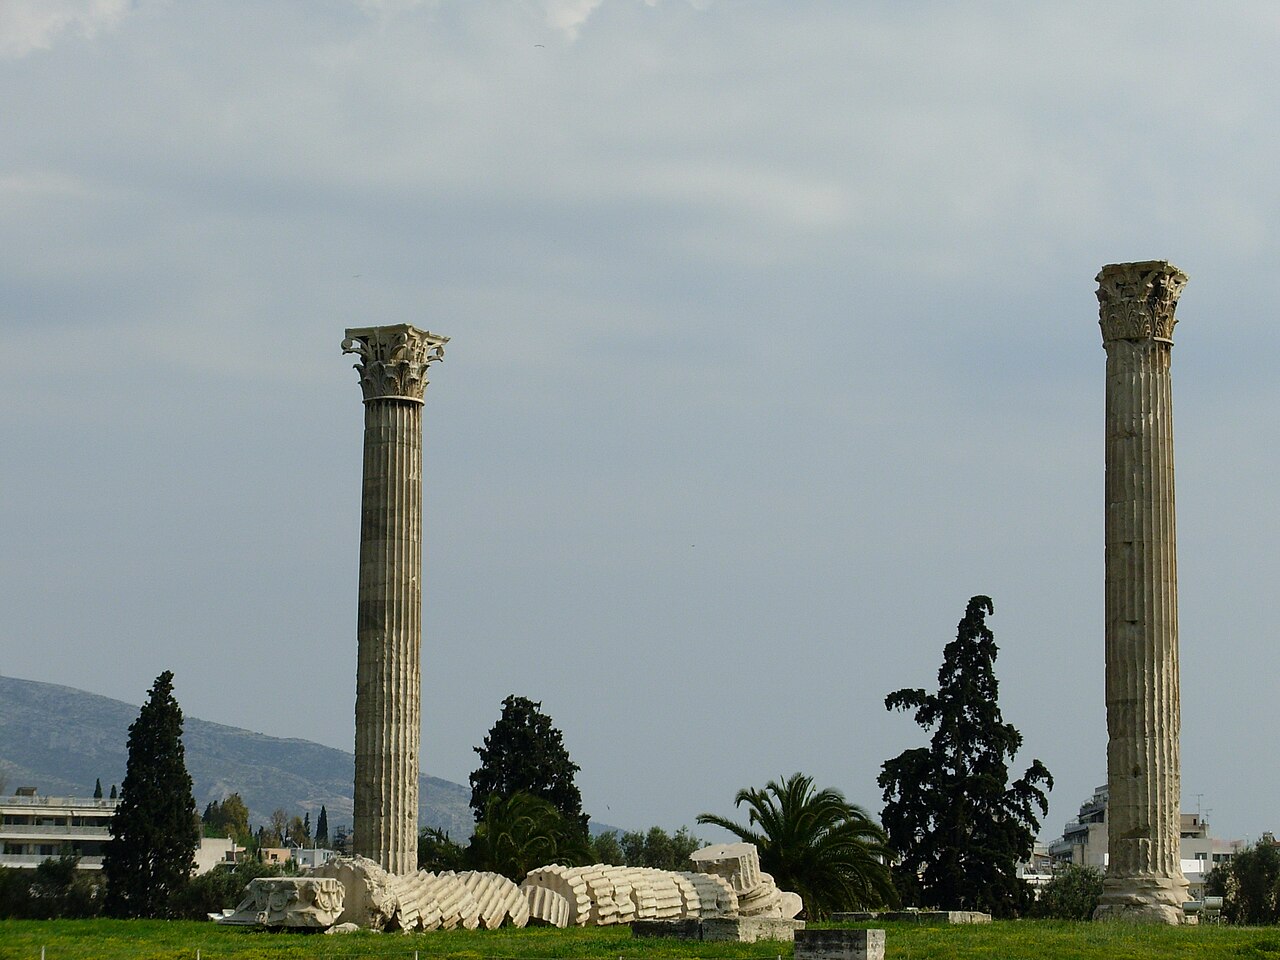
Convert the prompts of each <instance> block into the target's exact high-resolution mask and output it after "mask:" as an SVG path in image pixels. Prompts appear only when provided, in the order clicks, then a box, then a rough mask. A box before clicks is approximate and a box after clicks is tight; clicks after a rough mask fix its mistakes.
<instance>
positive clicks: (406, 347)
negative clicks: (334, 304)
mask: <svg viewBox="0 0 1280 960" xmlns="http://www.w3.org/2000/svg"><path fill="white" fill-rule="evenodd" d="M346 333H347V338H346V339H345V340H343V341H342V352H343V353H354V354H356V355H357V356H358V357H359V358H360V362H359V363H357V364H355V369H356V370H358V371H359V373H360V389H361V390H363V391H364V399H365V402H366V403H368V402H369V401H370V400H413V401H415V402H417V403H421V402H422V393H423V391H424V390H425V389H426V386H427V365H428V364H431V363H433V362H435V361H436V360H442V359H444V345H445V344H446V343H448V342H449V338H448V337H442V336H439V335H438V334H434V333H428V332H427V331H426V330H419V329H418V328H417V327H414V326H410V325H409V324H407V323H397V324H393V325H391V326H387V327H354V328H351V329H348V330H347V332H346Z"/></svg>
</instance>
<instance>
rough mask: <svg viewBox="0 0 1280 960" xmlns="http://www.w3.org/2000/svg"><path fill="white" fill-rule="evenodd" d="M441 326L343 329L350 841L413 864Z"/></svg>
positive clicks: (387, 860) (389, 860)
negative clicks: (351, 647) (351, 520)
mask: <svg viewBox="0 0 1280 960" xmlns="http://www.w3.org/2000/svg"><path fill="white" fill-rule="evenodd" d="M446 339H447V338H444V337H438V336H436V335H435V334H430V333H426V332H424V331H421V330H418V329H416V328H414V327H411V326H408V325H407V324H400V325H397V326H390V327H367V328H361V329H355V330H348V331H347V339H346V340H344V341H343V345H342V346H343V351H344V352H347V353H355V354H358V355H359V356H360V358H361V361H362V362H361V363H357V364H356V369H357V370H358V371H360V384H361V387H362V389H363V391H364V397H365V408H364V409H365V416H364V481H363V488H362V491H361V508H360V587H359V600H358V607H357V614H356V645H357V653H356V738H355V739H356V744H355V746H356V771H355V812H354V819H355V823H354V828H355V832H354V837H353V848H354V852H355V853H356V854H357V855H359V856H364V857H368V858H369V859H371V860H375V861H377V862H378V863H380V864H381V865H382V867H383V868H384V869H386V870H387V871H389V872H390V873H393V874H406V873H413V872H414V871H415V870H417V866H418V764H419V747H420V744H419V740H420V738H421V729H422V701H421V696H422V674H421V645H422V396H423V389H424V388H425V386H426V383H427V381H426V376H425V374H426V368H427V364H428V363H430V362H431V361H433V360H437V359H440V357H442V356H443V352H444V351H443V347H444V343H445V342H446Z"/></svg>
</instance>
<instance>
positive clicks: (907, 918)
mask: <svg viewBox="0 0 1280 960" xmlns="http://www.w3.org/2000/svg"><path fill="white" fill-rule="evenodd" d="M831 919H832V920H834V921H836V922H837V923H865V922H867V921H869V920H883V921H886V922H889V921H892V922H894V923H920V924H937V925H945V924H959V923H990V922H991V914H989V913H982V912H980V911H978V910H875V911H867V910H859V911H855V912H852V913H833V914H832V915H831Z"/></svg>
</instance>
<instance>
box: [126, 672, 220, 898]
mask: <svg viewBox="0 0 1280 960" xmlns="http://www.w3.org/2000/svg"><path fill="white" fill-rule="evenodd" d="M120 793H121V797H120V805H119V806H118V807H116V812H115V815H114V816H113V817H112V819H111V841H110V842H109V843H108V844H107V849H106V855H105V857H104V859H103V864H102V869H103V872H104V873H105V875H106V879H107V896H106V901H105V908H106V912H107V913H109V914H110V915H112V916H116V917H166V916H169V915H170V903H171V900H172V898H173V895H174V894H175V893H176V892H178V891H179V890H181V889H182V888H183V887H185V886H186V884H187V882H188V880H189V878H190V875H191V869H192V866H193V865H194V859H195V850H196V847H197V846H198V845H199V843H200V828H199V822H198V820H197V819H196V802H195V798H194V797H193V796H192V795H191V775H190V774H188V773H187V765H186V760H185V756H184V752H183V748H182V710H181V708H180V707H179V706H178V702H177V701H176V700H175V699H174V698H173V674H172V673H171V672H170V671H168V670H166V671H165V672H164V673H162V674H160V676H158V677H156V682H155V684H153V685H152V687H151V694H150V696H149V697H148V698H147V702H146V703H144V704H143V705H142V709H141V710H140V711H139V712H138V719H137V720H135V721H134V722H133V723H132V724H131V725H130V726H129V758H128V765H127V767H126V768H125V776H124V782H123V783H122V784H121V790H120Z"/></svg>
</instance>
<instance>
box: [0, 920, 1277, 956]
mask: <svg viewBox="0 0 1280 960" xmlns="http://www.w3.org/2000/svg"><path fill="white" fill-rule="evenodd" d="M884 928H885V930H886V931H887V947H888V949H887V956H889V957H893V958H903V960H952V958H954V960H969V958H975V960H976V958H983V960H1023V958H1025V960H1054V958H1071V960H1075V958H1081V960H1092V958H1097V960H1103V958H1105V960H1126V958H1140V957H1141V958H1146V957H1190V958H1197V960H1200V958H1218V957H1221V958H1232V960H1238V958H1245V960H1250V958H1253V960H1257V958H1264V960H1265V958H1271V960H1280V928H1259V927H1219V926H1206V927H1182V928H1168V927H1128V926H1121V925H1115V924H1088V923H1057V922H1050V921H1010V922H1004V923H993V924H987V925H981V926H965V927H920V926H916V925H911V924H885V925H884ZM42 949H43V950H44V957H45V960H194V958H196V957H197V955H198V956H199V957H200V960H324V958H331V960H357V958H358V960H365V958H369V960H375V958H388V960H390V958H399V960H414V958H415V957H417V958H419V960H428V958H433V960H438V958H444V960H450V958H458V960H500V958H501V960H552V958H562V957H563V958H569V960H577V958H581V960H596V958H598V960H616V958H622V960H664V958H668V957H693V958H699V957H700V958H705V960H713V958H725V960H774V958H775V957H779V956H780V957H782V958H783V960H788V958H790V957H791V956H792V949H791V945H790V944H782V943H755V944H724V943H706V944H703V943H687V942H683V941H678V940H632V939H631V936H630V932H629V930H628V929H627V928H626V927H605V928H596V929H590V930H577V929H575V930H555V929H549V928H545V927H541V928H529V929H525V930H497V931H474V932H473V931H450V932H436V933H427V934H417V935H412V936H406V935H403V934H395V933H388V934H372V933H354V934H346V935H342V936H323V935H320V934H298V933H268V932H261V931H252V930H244V929H237V928H229V927H219V926H215V925H213V924H211V923H193V922H163V921H122V920H54V921H26V920H6V921H0V960H40V956H41V950H42Z"/></svg>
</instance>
